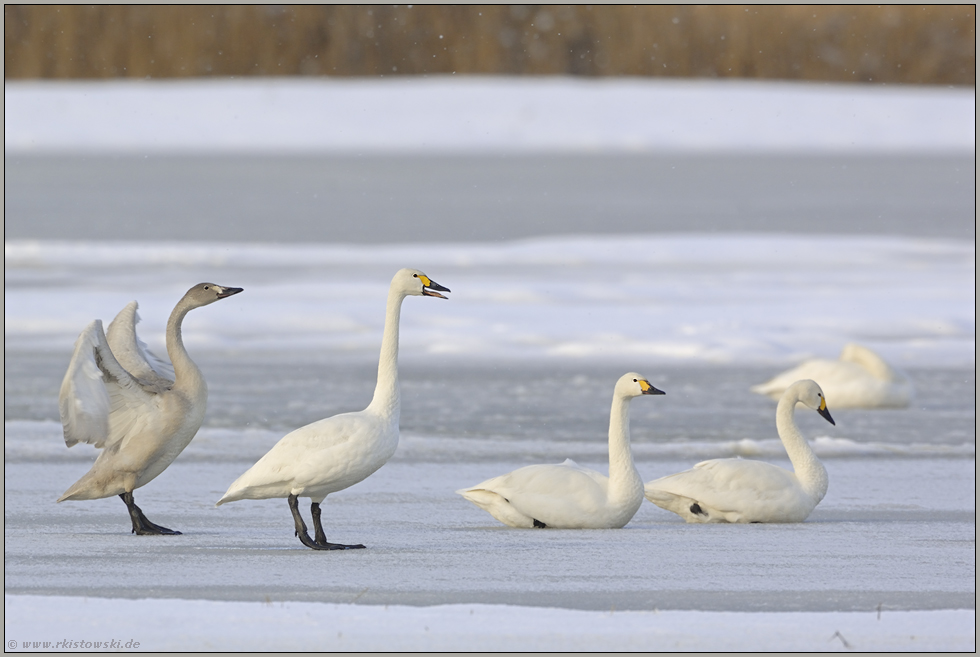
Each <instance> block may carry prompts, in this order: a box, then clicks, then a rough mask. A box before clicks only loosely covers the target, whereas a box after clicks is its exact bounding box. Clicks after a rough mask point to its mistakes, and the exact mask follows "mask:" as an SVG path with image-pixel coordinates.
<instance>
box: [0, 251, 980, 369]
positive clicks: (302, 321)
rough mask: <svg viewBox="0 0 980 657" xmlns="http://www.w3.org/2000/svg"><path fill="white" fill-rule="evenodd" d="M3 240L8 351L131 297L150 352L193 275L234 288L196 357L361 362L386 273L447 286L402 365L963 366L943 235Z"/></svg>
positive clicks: (409, 308) (57, 344) (195, 326)
mask: <svg viewBox="0 0 980 657" xmlns="http://www.w3.org/2000/svg"><path fill="white" fill-rule="evenodd" d="M4 247H5V264H6V269H5V279H6V283H7V290H6V295H5V302H6V303H5V306H6V307H5V316H4V319H5V325H4V336H5V339H6V343H7V346H8V348H10V347H13V348H17V349H24V348H32V349H60V350H67V349H68V348H69V347H70V345H71V343H72V342H73V341H74V339H75V337H76V336H77V334H78V332H79V331H80V330H81V329H80V327H83V326H85V325H86V324H87V323H88V322H90V321H91V320H92V319H94V318H101V319H102V320H103V321H104V322H108V321H109V320H110V319H111V318H112V317H114V316H115V314H116V313H117V312H118V311H119V309H121V308H122V307H123V306H124V305H125V304H126V303H128V302H129V301H130V300H132V299H133V298H137V297H138V300H139V302H140V314H141V316H142V317H143V323H142V324H141V325H140V332H141V334H142V335H143V339H144V340H145V341H147V342H148V344H150V346H151V348H153V347H156V349H157V351H158V353H162V352H163V351H164V349H163V346H162V344H161V343H162V333H163V329H164V322H165V318H166V317H167V316H168V315H169V312H170V308H171V307H172V306H173V304H174V303H175V300H176V299H178V298H179V297H180V295H181V294H183V292H184V291H185V290H186V289H187V288H189V287H190V286H191V285H193V284H194V283H197V282H200V281H202V280H207V281H211V282H214V283H217V284H219V285H235V286H238V287H244V288H245V293H244V294H243V295H240V296H238V297H235V298H233V299H231V300H228V301H224V302H222V303H221V304H218V305H216V306H214V307H209V308H207V309H205V310H202V311H197V312H195V313H192V314H191V315H190V316H189V317H188V319H187V324H186V329H185V331H184V337H185V340H186V342H187V344H188V345H189V346H190V347H192V348H194V347H197V348H207V349H217V348H222V349H234V350H242V351H244V352H246V353H250V354H256V353H259V352H263V351H270V350H283V349H286V350H290V349H292V350H304V351H308V352H310V353H318V352H321V351H332V352H336V353H362V354H368V353H373V352H374V351H375V350H376V349H377V346H378V344H380V335H381V329H382V321H383V319H384V314H383V312H382V308H381V306H380V304H379V301H378V300H379V299H384V298H385V294H386V289H387V286H388V282H389V280H390V277H391V275H392V274H393V273H394V272H395V271H396V270H397V269H399V268H400V267H403V266H412V267H417V268H420V269H422V270H423V271H425V272H426V273H427V274H429V276H431V277H432V278H433V279H434V280H436V281H438V282H440V283H442V284H443V285H446V286H448V287H449V288H451V289H453V290H454V292H453V293H452V294H451V295H450V296H451V299H450V300H449V301H443V300H435V301H434V300H431V299H422V300H419V299H414V298H412V299H407V300H406V302H405V308H404V312H403V314H402V322H403V323H402V337H401V344H402V354H403V356H404V357H406V358H413V357H415V356H419V355H425V357H426V358H429V359H432V358H440V359H474V358H477V359H480V358H483V359H486V358H491V359H500V358H504V359H508V358H510V359H518V360H527V359H542V360H551V361H555V362H563V361H568V360H583V359H584V360H603V359H605V360H608V359H613V360H617V361H623V360H628V359H636V360H637V362H646V363H650V362H652V363H676V362H690V363H714V364H722V363H737V364H773V365H789V364H792V363H795V362H798V361H800V360H803V359H804V358H807V357H814V356H820V357H827V358H836V357H837V355H838V354H839V353H840V349H841V348H842V347H843V345H844V344H845V343H847V342H858V343H861V344H864V345H866V346H869V347H871V348H872V349H874V350H876V351H878V352H879V353H881V354H882V356H883V357H884V358H885V359H886V360H889V361H891V362H892V363H893V364H894V365H895V366H898V367H908V366H920V367H951V366H953V367H971V366H972V365H973V363H974V362H975V339H974V332H975V327H976V321H975V315H976V305H975V300H974V292H975V286H974V281H975V272H976V265H975V255H976V249H975V246H974V245H973V244H971V243H968V242H964V241H956V240H938V239H923V238H906V237H864V236H854V237H850V236H810V235H804V236H798V235H794V236H790V235H785V236H780V235H724V236H717V235H711V234H688V235H637V236H633V237H601V236H595V237H553V238H547V239H545V238H541V239H534V240H524V241H516V242H505V243H497V244H440V245H432V246H425V245H410V246H396V245H389V246H383V245H382V246H375V247H370V246H354V245H294V246H275V245H249V244H244V245H242V244H207V243H190V244H180V243H163V244H159V243H154V244H150V243H84V242H54V241H44V242H33V241H8V242H5V245H4ZM178 272H179V275H175V274H177V273H178ZM120 280H125V281H126V285H119V281H120ZM137 291H138V294H137V293H136V292H137Z"/></svg>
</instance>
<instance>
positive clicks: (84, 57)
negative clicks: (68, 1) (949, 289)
mask: <svg viewBox="0 0 980 657" xmlns="http://www.w3.org/2000/svg"><path fill="white" fill-rule="evenodd" d="M975 32H976V26H975V5H938V6H937V5H920V6H914V5H886V6H827V5H813V6H801V5H793V6H766V5H752V6H732V5H722V6H719V5H703V6H693V5H679V6H664V5H658V6H626V5H593V6H585V5H574V6H559V5H483V6H480V5H460V6H448V5H425V6H411V5H401V6H351V5H319V6H315V5H296V6H286V5H279V6H259V5H247V6H245V5H238V6H208V5H183V6H162V5H157V6H145V5H143V6H140V5H101V6H81V5H61V6H58V5H19V6H18V5H4V77H5V78H7V79H16V78H117V77H130V78H146V77H149V78H173V77H200V76H249V75H265V76H268V75H336V76H377V75H422V74H449V73H456V74H499V75H522V74H531V75H587V76H602V75H639V76H665V77H701V78H705V77H707V78H724V77H737V78H768V79H785V80H823V81H835V82H840V81H855V82H866V83H867V82H870V83H918V84H944V85H947V84H952V85H975V81H976V71H975V62H976V34H975Z"/></svg>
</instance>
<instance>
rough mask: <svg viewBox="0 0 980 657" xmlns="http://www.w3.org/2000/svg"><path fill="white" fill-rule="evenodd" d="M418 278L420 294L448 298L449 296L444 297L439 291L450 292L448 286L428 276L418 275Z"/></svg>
mask: <svg viewBox="0 0 980 657" xmlns="http://www.w3.org/2000/svg"><path fill="white" fill-rule="evenodd" d="M419 280H420V281H422V296H424V297H439V298H440V299H448V298H449V297H445V296H443V295H441V294H439V293H440V292H452V290H450V289H449V288H448V287H443V286H442V285H439V284H438V283H436V282H435V281H434V280H432V279H431V278H429V277H428V276H419Z"/></svg>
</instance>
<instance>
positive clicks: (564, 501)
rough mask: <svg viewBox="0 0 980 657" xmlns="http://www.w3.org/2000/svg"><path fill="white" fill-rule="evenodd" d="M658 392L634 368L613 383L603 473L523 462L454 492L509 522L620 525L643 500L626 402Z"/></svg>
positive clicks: (556, 525) (572, 465)
mask: <svg viewBox="0 0 980 657" xmlns="http://www.w3.org/2000/svg"><path fill="white" fill-rule="evenodd" d="M662 394H664V392H663V391H661V390H657V389H656V388H654V387H653V386H652V385H650V382H649V381H647V380H646V379H645V378H643V377H642V376H640V375H639V374H636V373H635V372H630V373H629V374H625V375H623V376H622V377H621V378H620V379H619V381H617V382H616V387H615V388H614V390H613V401H612V412H611V413H610V416H609V476H608V477H606V476H605V475H602V474H600V473H598V472H595V471H594V470H589V469H587V468H583V467H581V466H579V465H578V464H577V463H575V462H574V461H572V460H571V459H567V460H566V461H565V462H564V463H560V464H558V465H529V466H527V467H523V468H520V469H518V470H514V471H513V472H511V473H509V474H505V475H501V476H499V477H494V478H493V479H487V480H486V481H484V482H483V483H481V484H477V485H476V486H473V487H472V488H464V489H461V490H458V491H456V492H457V493H459V494H460V495H462V496H463V497H465V498H466V499H467V500H469V501H470V502H472V503H473V504H475V505H477V506H478V507H480V508H481V509H483V510H485V511H487V512H488V513H489V514H490V515H492V516H493V517H494V518H496V519H497V520H499V521H500V522H502V523H504V524H505V525H510V526H511V527H554V528H560V529H610V528H619V527H623V526H624V525H626V523H628V522H629V521H630V520H631V519H632V518H633V516H634V515H635V514H636V512H637V510H638V509H639V508H640V505H641V504H642V503H643V480H642V479H641V478H640V474H639V473H638V472H637V471H636V466H634V465H633V453H632V451H631V450H630V417H629V406H630V401H631V400H632V399H633V398H634V397H639V396H640V395H662Z"/></svg>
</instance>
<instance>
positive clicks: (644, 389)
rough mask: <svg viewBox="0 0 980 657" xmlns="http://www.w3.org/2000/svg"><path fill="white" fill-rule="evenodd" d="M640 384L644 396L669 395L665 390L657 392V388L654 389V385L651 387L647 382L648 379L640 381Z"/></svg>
mask: <svg viewBox="0 0 980 657" xmlns="http://www.w3.org/2000/svg"><path fill="white" fill-rule="evenodd" d="M638 383H639V384H640V390H641V391H642V393H643V394H644V395H666V394H667V393H666V392H664V391H663V390H657V389H656V388H654V387H653V386H652V385H650V382H649V381H647V380H646V379H640V380H639V382H638Z"/></svg>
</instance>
